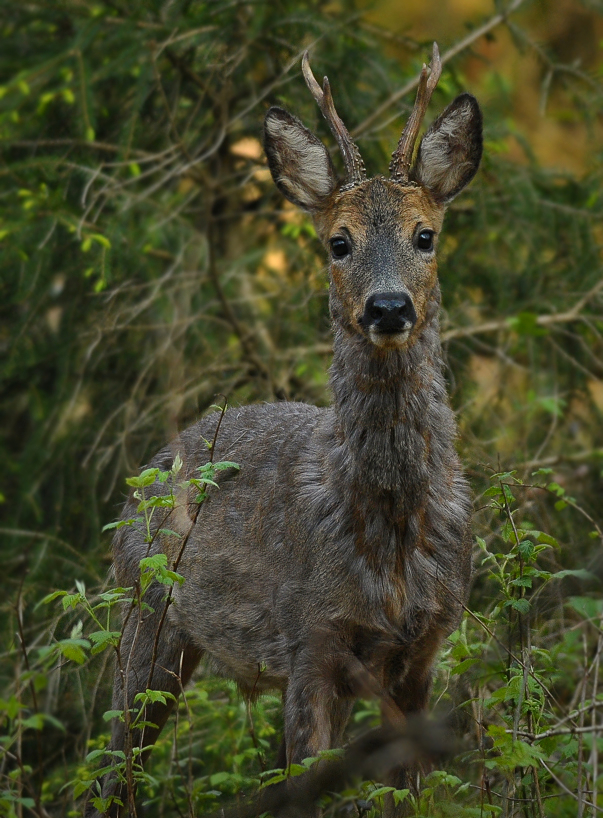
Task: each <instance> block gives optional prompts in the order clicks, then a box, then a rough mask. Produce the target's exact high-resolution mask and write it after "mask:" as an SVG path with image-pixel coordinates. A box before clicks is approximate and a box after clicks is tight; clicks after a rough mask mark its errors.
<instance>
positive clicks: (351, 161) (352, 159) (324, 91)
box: [302, 51, 366, 185]
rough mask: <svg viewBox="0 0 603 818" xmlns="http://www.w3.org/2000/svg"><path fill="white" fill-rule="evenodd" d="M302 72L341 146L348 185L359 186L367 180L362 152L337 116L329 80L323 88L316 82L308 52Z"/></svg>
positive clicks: (304, 57) (326, 79)
mask: <svg viewBox="0 0 603 818" xmlns="http://www.w3.org/2000/svg"><path fill="white" fill-rule="evenodd" d="M302 71H303V74H304V79H305V80H306V85H307V86H308V88H309V89H310V93H311V94H312V96H313V97H314V99H315V100H316V102H317V103H318V107H319V108H320V110H321V112H322V115H323V116H324V118H325V119H326V120H327V122H328V124H329V128H330V129H331V132H332V134H333V136H334V137H335V139H336V140H337V144H338V145H339V150H340V151H341V154H342V156H343V160H344V162H345V167H346V170H347V174H348V178H347V184H349V185H357V184H359V183H360V182H362V181H364V179H366V171H365V169H364V162H363V161H362V157H361V156H360V151H359V150H358V148H357V147H356V145H355V144H354V143H353V142H352V138H351V136H350V134H349V133H348V130H347V128H346V126H345V125H344V124H343V122H342V121H341V119H340V118H339V115H338V114H337V111H336V110H335V104H334V102H333V97H332V95H331V86H330V85H329V80H328V78H327V77H325V78H324V81H323V86H322V88H321V87H320V85H319V84H318V83H317V82H316V79H315V78H314V74H313V73H312V69H311V68H310V60H309V58H308V52H307V51H306V52H304V56H303V58H302Z"/></svg>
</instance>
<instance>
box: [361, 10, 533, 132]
mask: <svg viewBox="0 0 603 818" xmlns="http://www.w3.org/2000/svg"><path fill="white" fill-rule="evenodd" d="M523 3H524V0H514V2H512V3H511V5H510V6H509V7H508V8H507V9H506V10H505V11H502V12H500V13H499V14H495V15H494V17H491V18H490V20H488V22H487V23H484V25H483V26H480V27H479V28H476V29H475V31H472V32H471V34H468V35H467V36H466V37H465V38H464V39H463V40H461V41H460V42H458V43H457V44H456V45H453V46H452V48H449V49H448V51H446V53H445V54H444V55H443V56H442V60H441V61H442V65H444V63H447V62H449V61H450V60H451V59H453V57H456V55H457V54H460V53H461V51H464V50H465V49H466V48H469V46H470V45H473V43H474V42H475V41H476V40H479V39H480V37H483V36H484V35H485V34H488V32H490V31H491V30H492V29H493V28H496V26H498V25H500V23H504V22H505V20H506V19H507V17H508V16H509V15H510V14H512V13H513V12H515V11H517V9H518V8H519V7H520V6H521V5H522V4H523ZM419 80H420V77H414V78H413V79H412V80H409V81H408V82H407V83H406V85H403V86H402V88H399V89H398V90H397V91H395V92H394V93H393V94H392V95H391V96H390V97H389V98H388V99H386V100H385V102H383V103H382V104H381V105H379V106H378V107H377V108H376V109H375V110H374V111H373V113H372V114H371V115H370V116H368V117H367V118H366V119H365V120H364V122H361V123H360V125H358V126H357V127H356V128H354V130H353V131H352V134H351V135H352V136H353V137H354V136H359V135H360V134H362V133H364V131H366V130H367V129H368V128H369V127H370V126H371V125H372V124H373V123H374V122H375V121H376V120H377V119H379V117H380V116H381V114H383V113H384V112H385V111H387V109H388V108H391V106H392V105H394V104H395V103H396V102H398V100H400V99H402V97H404V96H406V94H408V93H409V92H410V91H412V90H414V89H415V88H416V87H417V85H418V84H419Z"/></svg>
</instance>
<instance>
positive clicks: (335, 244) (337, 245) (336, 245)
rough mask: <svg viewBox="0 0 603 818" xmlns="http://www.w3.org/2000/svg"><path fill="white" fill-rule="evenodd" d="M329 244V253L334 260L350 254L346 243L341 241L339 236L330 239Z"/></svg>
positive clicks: (343, 240)
mask: <svg viewBox="0 0 603 818" xmlns="http://www.w3.org/2000/svg"><path fill="white" fill-rule="evenodd" d="M329 244H330V245H331V253H333V256H334V257H335V258H343V257H344V256H347V254H348V253H349V252H350V248H349V247H348V243H347V241H346V240H345V239H342V238H341V236H337V237H336V238H334V239H331V241H330V242H329Z"/></svg>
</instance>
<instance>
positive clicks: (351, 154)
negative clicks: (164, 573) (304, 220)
mask: <svg viewBox="0 0 603 818" xmlns="http://www.w3.org/2000/svg"><path fill="white" fill-rule="evenodd" d="M302 69H303V74H304V77H305V79H306V82H307V84H308V87H309V88H310V91H311V92H312V94H313V96H314V97H315V99H316V101H317V102H318V105H319V106H320V109H321V111H322V113H323V115H324V117H325V118H326V119H327V121H328V124H329V126H330V128H331V131H332V132H333V135H334V136H335V138H336V140H337V142H338V145H339V148H340V150H341V153H342V154H343V158H344V161H345V167H346V171H347V177H346V178H345V179H344V180H338V178H337V175H336V173H335V170H334V167H333V165H332V162H331V159H330V156H329V153H328V151H327V149H326V148H325V147H324V145H323V144H322V142H321V141H320V140H319V139H318V138H317V137H316V136H314V134H312V133H311V132H310V131H309V130H307V129H306V128H305V127H304V126H303V125H302V123H301V122H300V121H299V120H298V119H297V118H296V117H294V116H292V115H291V114H289V113H288V112H287V111H284V110H283V109H281V108H276V107H275V108H270V110H269V111H268V113H267V115H266V120H265V150H266V154H267V157H268V163H269V165H270V170H271V172H272V177H273V179H274V181H275V183H276V185H277V187H278V188H279V190H281V192H282V193H283V194H284V195H285V196H286V197H287V198H288V199H289V200H290V201H291V202H294V203H295V204H297V205H299V207H301V208H302V209H303V210H305V211H307V212H308V213H309V214H310V215H311V216H312V218H313V221H314V224H315V226H316V230H317V233H318V236H319V238H320V240H321V241H322V242H323V244H324V245H325V247H326V249H327V251H328V253H329V257H330V262H329V263H330V311H331V317H332V323H333V332H334V346H333V363H332V366H331V369H330V383H331V389H332V393H333V403H332V405H331V406H330V407H328V408H323V409H320V408H317V407H314V406H308V405H306V404H302V403H285V402H283V403H275V404H262V405H255V406H245V407H241V408H231V409H229V410H228V411H227V412H226V413H225V414H224V415H223V417H221V416H220V415H218V414H213V415H210V416H209V417H206V418H204V419H203V420H201V421H199V422H198V423H196V424H195V425H194V426H192V427H190V428H189V429H187V430H186V431H184V432H182V433H181V435H180V436H179V437H178V439H177V440H176V441H175V442H173V443H172V444H171V445H170V446H169V447H167V448H165V449H163V450H162V451H161V452H159V454H158V455H157V456H156V457H155V458H154V459H153V460H152V461H151V464H150V465H151V466H157V467H159V468H161V469H164V470H167V469H170V467H171V465H172V463H173V460H174V457H175V456H176V454H177V453H180V455H181V457H182V460H183V463H184V466H183V471H182V473H183V474H184V476H185V477H191V476H194V475H195V469H196V468H197V467H199V466H200V465H202V464H204V463H206V462H208V461H209V459H210V454H209V452H208V447H207V445H206V441H207V440H214V438H215V446H214V448H213V450H212V452H211V456H212V457H213V458H215V460H216V461H217V460H230V461H235V462H236V463H238V464H239V465H240V471H237V472H235V471H234V470H233V469H231V470H230V471H229V472H221V473H220V477H219V479H218V482H219V483H220V486H219V488H218V489H210V491H209V494H208V497H207V499H206V500H205V502H204V503H203V504H202V505H201V506H200V507H195V506H194V504H193V503H191V502H190V500H188V501H186V500H185V501H184V502H182V503H181V504H180V505H179V506H178V507H177V508H176V509H174V510H170V511H168V512H166V513H165V515H164V518H163V519H162V520H161V521H157V522H156V531H157V533H156V536H155V537H154V539H153V541H152V543H151V545H149V544H148V542H146V541H145V539H144V535H143V534H142V533H141V532H139V531H137V530H136V529H135V528H133V527H128V526H125V527H123V528H121V529H120V530H119V531H118V533H117V535H116V537H115V574H116V578H117V581H118V582H119V584H120V585H122V586H136V583H137V582H138V578H139V574H140V569H139V561H140V560H141V558H143V557H145V556H147V555H148V553H149V552H150V553H157V552H164V553H166V554H167V556H168V562H169V564H172V565H173V564H174V562H175V561H177V562H178V571H179V573H181V574H183V575H184V577H185V581H184V583H183V584H182V585H181V586H175V588H174V592H173V599H172V600H171V602H173V604H170V605H169V607H168V608H167V609H166V603H165V601H164V596H165V593H164V592H165V588H164V586H161V585H158V584H156V585H153V586H151V588H150V589H149V591H148V592H147V595H146V597H145V599H146V600H147V601H148V602H149V604H150V605H151V606H152V608H153V609H154V612H146V613H144V614H143V615H142V617H140V616H138V615H131V616H129V617H127V618H126V622H125V625H124V633H123V639H122V643H121V657H122V659H121V663H120V664H121V671H120V670H119V668H118V671H117V673H116V680H115V693H114V704H113V707H114V708H115V709H116V710H121V709H123V708H124V707H130V708H131V707H132V706H133V702H134V696H135V695H136V694H137V693H139V692H141V691H144V690H145V688H146V687H152V688H155V689H158V690H167V691H171V692H172V693H173V694H174V695H175V696H177V695H178V693H179V692H180V690H181V687H182V686H183V685H185V684H186V683H187V682H188V681H189V679H190V677H191V674H192V673H193V670H194V669H195V667H196V666H197V664H198V662H199V661H200V659H201V657H202V656H204V655H206V656H207V657H208V658H209V659H210V660H211V663H212V666H213V668H214V669H215V671H216V672H218V673H220V674H223V675H225V676H227V677H229V678H231V679H234V680H235V681H236V683H237V684H238V686H239V687H240V688H241V690H242V691H243V692H244V693H247V694H249V695H255V694H256V693H258V692H261V691H264V690H268V689H277V690H280V691H281V692H282V695H283V701H284V723H285V729H284V744H283V750H282V754H281V763H282V764H283V765H284V764H289V763H292V762H300V761H301V760H302V759H304V758H306V757H308V756H315V755H317V754H318V753H319V752H320V751H321V750H325V749H327V748H330V747H333V746H337V745H338V743H339V742H340V741H341V739H342V734H343V730H344V727H345V725H346V722H347V720H348V717H349V715H350V711H351V708H352V704H353V701H354V699H355V698H357V697H358V696H359V695H365V694H366V693H367V692H369V693H373V694H376V695H380V696H381V698H382V701H383V702H385V703H386V704H385V706H384V707H383V710H384V716H385V718H386V719H389V720H390V721H391V720H393V721H395V718H396V712H397V713H400V714H403V715H406V714H409V713H410V714H412V713H416V712H420V711H422V710H424V709H425V707H426V705H427V700H428V695H429V689H430V678H431V668H432V664H433V662H434V658H435V656H436V653H437V651H438V648H439V647H440V645H441V644H442V641H443V640H444V638H445V637H446V636H447V635H448V634H449V633H450V632H451V631H452V630H453V629H454V628H455V627H456V626H457V624H458V622H459V619H460V616H461V612H462V602H464V601H465V600H466V598H467V593H468V588H469V582H470V575H471V565H470V562H471V559H470V550H471V549H470V539H469V522H470V505H471V504H470V496H469V491H468V487H467V484H466V482H465V479H464V477H463V474H462V471H461V467H460V463H459V460H458V457H457V454H456V452H455V447H454V443H455V436H456V424H455V419H454V416H453V413H452V410H451V409H450V406H449V402H448V397H447V393H446V386H445V382H444V376H443V373H442V369H443V363H442V353H441V344H440V335H439V319H438V313H439V309H440V289H439V284H438V278H437V268H436V247H437V242H438V234H439V232H440V229H441V227H442V221H443V217H444V211H445V207H446V205H447V203H448V202H450V201H451V199H453V198H454V197H455V196H456V195H457V193H459V192H460V191H461V190H462V189H463V188H464V187H465V185H466V184H467V183H468V182H469V181H470V180H471V179H472V178H473V176H474V174H475V172H476V171H477V168H478V165H479V162H480V158H481V152H482V124H481V112H480V109H479V106H478V104H477V101H476V100H475V98H474V97H473V96H471V95H469V94H462V95H460V96H458V97H457V98H456V99H455V100H454V101H453V102H452V103H451V104H450V105H449V106H448V107H447V108H446V110H445V111H444V112H443V113H442V114H441V115H440V116H439V117H438V118H437V119H436V120H435V122H434V123H433V124H432V125H431V127H430V128H429V129H428V130H427V132H426V133H425V135H424V136H423V138H422V140H421V142H420V146H419V148H418V151H417V153H416V158H415V159H414V161H413V152H414V150H413V149H414V145H415V142H416V139H417V135H418V132H419V129H420V126H421V121H422V119H423V117H424V114H425V111H426V108H427V105H428V103H429V99H430V97H431V94H432V92H433V90H434V88H435V86H436V84H437V81H438V78H439V75H440V72H441V63H440V59H439V54H438V51H437V46H436V45H435V43H434V48H433V55H432V61H431V70H429V69H428V68H427V67H426V66H424V67H423V71H422V74H421V78H420V82H419V88H418V93H417V100H416V102H415V106H414V109H413V111H412V113H411V115H410V118H409V120H408V123H407V125H406V127H405V129H404V131H403V133H402V136H401V138H400V142H399V144H398V146H397V148H396V150H395V151H394V153H393V156H392V160H391V164H390V175H389V178H385V177H383V176H376V177H374V178H367V177H366V174H365V170H364V165H363V162H362V159H361V157H360V153H359V151H358V149H357V147H356V146H355V145H354V143H353V142H352V140H351V138H350V135H349V133H348V131H347V130H346V128H345V126H344V124H343V122H342V121H341V120H340V118H339V116H338V115H337V113H336V111H335V107H334V104H333V99H332V96H331V91H330V87H329V83H328V80H327V78H326V77H325V80H324V85H323V88H321V87H320V86H319V84H318V83H317V82H316V80H315V79H314V76H313V75H312V72H311V70H310V67H309V63H308V56H307V53H306V54H305V55H304V59H303V63H302ZM218 424H219V431H218V433H217V434H216V429H217V426H218ZM150 491H151V493H152V494H162V493H163V494H165V493H166V492H167V491H168V488H167V486H166V484H162V485H159V484H157V485H154V486H153V487H152V488H151V490H150ZM135 509H136V501H135V500H133V499H130V500H129V501H128V503H127V504H126V506H125V509H124V512H123V517H122V519H124V520H127V519H129V518H132V517H134V516H135V513H136V512H135ZM167 518H169V519H167ZM160 528H168V529H170V530H172V531H176V532H177V533H178V534H179V535H180V537H181V539H180V540H178V539H177V538H176V537H174V536H170V535H169V534H168V535H165V534H163V533H161V532H159V529H160ZM183 543H184V547H182V544H183ZM176 556H177V557H178V558H177V560H176ZM158 633H159V635H157V634H158ZM149 680H152V684H149ZM124 697H125V698H126V702H125V703H124ZM170 709H171V704H170V703H169V702H168V704H167V705H164V704H162V703H155V704H149V705H148V706H147V713H146V722H147V723H148V722H152V723H153V726H146V727H145V728H144V735H143V736H141V735H140V731H138V732H137V733H135V734H134V735H133V737H131V738H130V739H128V738H127V731H126V730H125V728H124V725H123V723H122V722H120V721H118V720H114V727H113V736H112V741H111V748H112V749H114V750H121V749H124V747H125V745H126V741H128V740H130V741H132V740H133V741H134V742H135V743H139V744H144V746H149V745H151V744H152V743H153V742H154V741H155V739H156V738H157V736H158V734H159V732H160V730H161V728H162V727H163V725H164V724H165V721H166V719H167V717H168V714H169V711H170ZM401 717H403V716H401ZM394 780H395V779H394ZM398 780H399V779H398ZM112 788H113V790H112ZM103 789H104V793H105V795H107V794H108V793H110V792H111V791H113V792H115V791H117V784H116V783H115V780H113V782H112V781H111V778H110V777H109V778H108V779H106V780H105V784H104V788H103ZM121 792H122V797H124V795H123V789H122V790H121ZM113 809H115V807H114V808H113ZM89 814H96V813H95V812H94V811H93V810H92V811H91V812H90V813H89Z"/></svg>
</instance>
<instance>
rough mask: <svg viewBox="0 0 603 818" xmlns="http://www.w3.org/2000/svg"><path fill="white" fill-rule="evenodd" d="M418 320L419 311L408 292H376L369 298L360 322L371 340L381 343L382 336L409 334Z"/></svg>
mask: <svg viewBox="0 0 603 818" xmlns="http://www.w3.org/2000/svg"><path fill="white" fill-rule="evenodd" d="M416 320H417V313H416V312H415V308H414V305H413V303H412V298H411V297H410V295H409V294H408V293H405V292H399V293H374V294H373V295H371V296H370V297H369V298H368V299H367V302H366V304H365V307H364V313H363V315H362V318H361V319H360V323H361V324H362V326H363V328H364V329H365V330H367V331H368V333H369V335H370V337H371V340H373V341H374V342H375V343H379V340H378V339H379V337H380V336H384V335H385V336H391V335H399V334H400V333H404V335H405V336H406V335H408V333H409V332H410V330H411V329H412V328H413V326H414V325H415V322H416Z"/></svg>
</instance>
